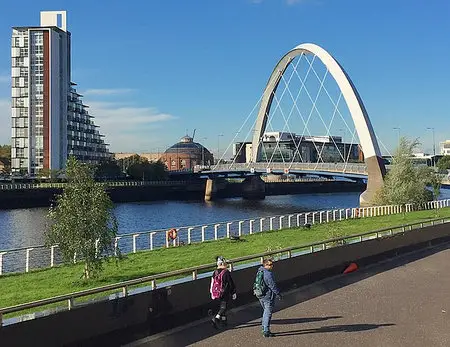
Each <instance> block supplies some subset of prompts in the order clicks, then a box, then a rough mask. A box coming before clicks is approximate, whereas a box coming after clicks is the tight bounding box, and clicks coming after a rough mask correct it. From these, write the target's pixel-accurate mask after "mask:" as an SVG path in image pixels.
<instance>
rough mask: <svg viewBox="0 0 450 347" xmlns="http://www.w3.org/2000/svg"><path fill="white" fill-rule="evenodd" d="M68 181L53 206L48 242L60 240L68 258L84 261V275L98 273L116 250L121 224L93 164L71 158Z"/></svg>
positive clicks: (63, 252)
mask: <svg viewBox="0 0 450 347" xmlns="http://www.w3.org/2000/svg"><path fill="white" fill-rule="evenodd" d="M66 179H67V184H66V186H65V187H64V191H63V193H62V194H61V195H58V196H57V198H56V205H54V206H51V207H50V211H49V214H48V217H49V219H50V221H51V224H50V226H49V228H48V230H47V231H46V235H45V236H46V244H47V245H54V244H58V246H59V249H60V250H61V254H62V257H63V260H64V262H66V263H70V262H72V261H73V259H74V257H80V258H81V259H83V261H84V278H85V279H89V278H91V277H96V276H97V275H98V274H99V273H100V272H101V271H102V270H103V261H104V260H106V259H107V258H108V256H110V255H111V254H112V253H113V251H114V247H113V240H114V238H115V237H116V234H117V230H118V226H117V220H116V218H115V216H114V213H113V204H112V201H111V199H110V198H109V196H108V194H107V193H106V191H105V186H104V185H103V184H100V183H97V182H95V180H94V173H93V170H92V168H91V167H90V166H88V165H87V164H84V163H80V162H78V161H77V160H76V159H75V158H74V157H70V158H69V159H68V161H67V168H66Z"/></svg>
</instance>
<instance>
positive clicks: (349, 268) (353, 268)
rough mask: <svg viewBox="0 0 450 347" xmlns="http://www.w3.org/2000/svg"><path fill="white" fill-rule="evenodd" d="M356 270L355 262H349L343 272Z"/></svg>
mask: <svg viewBox="0 0 450 347" xmlns="http://www.w3.org/2000/svg"><path fill="white" fill-rule="evenodd" d="M356 270H358V265H356V263H350V265H349V266H347V268H346V269H345V270H344V272H343V273H344V274H348V273H350V272H353V271H356Z"/></svg>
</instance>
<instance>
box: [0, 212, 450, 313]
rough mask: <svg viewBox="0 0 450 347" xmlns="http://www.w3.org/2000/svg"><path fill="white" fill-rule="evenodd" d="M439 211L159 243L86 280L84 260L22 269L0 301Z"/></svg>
mask: <svg viewBox="0 0 450 347" xmlns="http://www.w3.org/2000/svg"><path fill="white" fill-rule="evenodd" d="M438 217H450V208H446V209H441V210H439V215H436V212H435V211H419V212H411V213H408V214H406V215H403V214H399V215H391V216H380V217H373V218H364V219H358V220H345V221H341V222H332V223H328V224H316V225H313V226H312V227H311V228H310V229H285V230H280V231H271V232H264V233H256V234H253V235H246V236H245V237H244V239H245V241H246V242H237V243H236V242H233V241H230V240H226V239H225V240H220V241H210V242H205V243H199V244H193V245H189V246H183V247H179V248H169V249H158V250H154V251H142V252H139V253H136V254H128V255H126V257H125V258H124V259H123V260H121V261H120V262H118V263H116V262H114V261H111V262H109V263H107V264H106V265H105V271H104V272H103V273H102V275H101V277H100V278H98V279H94V280H91V281H89V282H84V281H83V280H81V275H82V273H83V269H82V264H76V265H71V266H61V267H57V268H52V269H44V270H36V271H33V272H30V273H26V274H12V275H4V276H1V277H0V307H7V306H12V305H16V304H20V303H25V302H30V301H34V300H38V299H43V298H48V297H52V296H55V295H60V294H67V293H70V292H74V291H79V290H83V289H88V288H93V287H98V286H103V285H106V284H110V283H116V282H120V281H124V280H129V279H133V278H138V277H142V276H148V275H153V274H158V273H163V272H167V271H171V270H177V269H182V268H187V267H191V266H196V265H202V264H207V263H212V262H213V260H214V257H215V256H216V255H219V254H220V255H224V256H225V257H227V258H235V257H239V256H244V255H250V254H256V253H260V252H265V251H268V250H276V249H278V248H283V247H289V246H295V245H301V244H307V243H312V242H317V241H321V240H326V239H329V238H332V237H338V236H344V235H352V234H358V233H362V232H367V231H371V230H377V229H382V228H387V227H390V226H397V225H402V224H408V223H414V222H420V221H423V220H427V219H433V218H438Z"/></svg>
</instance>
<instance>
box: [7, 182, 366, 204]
mask: <svg viewBox="0 0 450 347" xmlns="http://www.w3.org/2000/svg"><path fill="white" fill-rule="evenodd" d="M205 187H206V180H198V181H191V182H189V183H188V184H186V185H178V184H174V185H170V186H135V187H132V186H130V187H115V188H109V189H108V193H109V195H110V197H111V199H112V201H113V202H135V201H156V200H192V199H197V200H203V199H204V197H205ZM217 187H218V190H217V192H216V195H215V197H216V198H218V199H224V198H234V197H242V196H243V185H242V183H224V182H221V183H220V184H218V185H217ZM364 189H365V185H364V184H361V183H351V182H301V183H295V182H283V183H266V195H285V194H309V193H333V192H350V191H351V192H362V191H363V190H364ZM61 192H62V189H51V188H41V189H22V190H20V189H18V190H6V189H5V190H0V209H12V208H27V207H44V206H49V205H50V203H51V202H52V201H53V200H54V195H55V194H60V193H61Z"/></svg>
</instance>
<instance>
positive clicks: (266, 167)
mask: <svg viewBox="0 0 450 347" xmlns="http://www.w3.org/2000/svg"><path fill="white" fill-rule="evenodd" d="M252 169H253V170H255V171H258V172H267V173H270V172H272V171H282V172H286V171H287V172H289V171H296V170H300V171H302V170H306V171H326V172H335V173H347V174H358V175H367V165H366V164H364V163H233V164H218V165H216V166H214V167H213V170H212V171H251V170H252Z"/></svg>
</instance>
